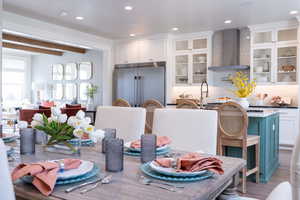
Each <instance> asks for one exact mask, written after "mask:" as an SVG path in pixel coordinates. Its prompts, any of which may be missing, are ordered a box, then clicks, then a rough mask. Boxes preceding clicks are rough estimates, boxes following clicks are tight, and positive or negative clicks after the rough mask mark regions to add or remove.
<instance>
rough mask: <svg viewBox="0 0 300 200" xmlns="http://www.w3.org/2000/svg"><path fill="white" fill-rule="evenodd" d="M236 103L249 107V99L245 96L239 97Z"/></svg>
mask: <svg viewBox="0 0 300 200" xmlns="http://www.w3.org/2000/svg"><path fill="white" fill-rule="evenodd" d="M238 103H239V104H240V105H241V106H242V107H243V108H244V109H248V108H249V101H248V99H247V98H239V100H238Z"/></svg>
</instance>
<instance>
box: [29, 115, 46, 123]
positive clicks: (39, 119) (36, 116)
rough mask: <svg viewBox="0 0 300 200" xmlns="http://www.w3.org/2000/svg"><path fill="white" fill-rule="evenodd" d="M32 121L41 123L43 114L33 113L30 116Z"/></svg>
mask: <svg viewBox="0 0 300 200" xmlns="http://www.w3.org/2000/svg"><path fill="white" fill-rule="evenodd" d="M32 119H33V120H34V121H38V122H41V123H43V115H42V114H41V113H35V114H34V115H33V118H32Z"/></svg>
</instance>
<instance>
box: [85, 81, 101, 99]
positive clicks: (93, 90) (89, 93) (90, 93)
mask: <svg viewBox="0 0 300 200" xmlns="http://www.w3.org/2000/svg"><path fill="white" fill-rule="evenodd" d="M97 90H98V86H97V85H93V84H92V85H90V86H87V88H86V95H87V96H88V97H89V98H91V99H94V96H95V94H96V92H97Z"/></svg>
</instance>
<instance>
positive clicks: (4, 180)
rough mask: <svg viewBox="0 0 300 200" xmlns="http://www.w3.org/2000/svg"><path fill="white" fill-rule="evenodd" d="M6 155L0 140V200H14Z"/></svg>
mask: <svg viewBox="0 0 300 200" xmlns="http://www.w3.org/2000/svg"><path fill="white" fill-rule="evenodd" d="M6 154H7V153H6V147H5V145H4V142H3V140H2V139H0V166H1V170H0V182H1V186H0V199H5V200H15V193H14V188H13V184H12V181H11V176H10V173H9V168H8V162H7V155H6Z"/></svg>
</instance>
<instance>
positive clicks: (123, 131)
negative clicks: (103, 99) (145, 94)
mask: <svg viewBox="0 0 300 200" xmlns="http://www.w3.org/2000/svg"><path fill="white" fill-rule="evenodd" d="M145 121H146V110H145V109H144V108H133V107H114V106H99V107H98V108H97V116H96V122H95V127H96V129H103V128H116V129H117V137H120V138H122V139H124V141H125V142H129V141H132V140H137V139H140V136H141V135H142V134H144V129H145Z"/></svg>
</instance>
